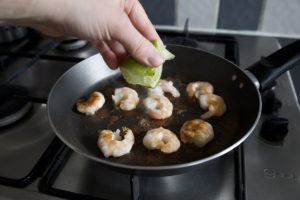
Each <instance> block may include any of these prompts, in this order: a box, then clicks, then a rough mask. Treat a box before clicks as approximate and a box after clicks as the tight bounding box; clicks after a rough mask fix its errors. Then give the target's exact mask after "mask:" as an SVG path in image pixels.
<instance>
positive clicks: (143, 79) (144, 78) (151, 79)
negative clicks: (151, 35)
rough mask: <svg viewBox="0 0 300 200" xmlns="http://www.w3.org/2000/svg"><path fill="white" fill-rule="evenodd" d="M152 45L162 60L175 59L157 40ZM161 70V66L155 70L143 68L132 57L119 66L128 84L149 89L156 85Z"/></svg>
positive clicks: (143, 66)
mask: <svg viewBox="0 0 300 200" xmlns="http://www.w3.org/2000/svg"><path fill="white" fill-rule="evenodd" d="M152 44H153V45H154V46H155V48H156V49H157V51H158V52H159V53H160V54H161V55H162V57H163V59H165V60H171V59H173V58H175V56H174V55H173V54H172V53H170V52H169V51H168V50H167V49H166V47H165V46H163V45H162V44H161V43H160V42H158V41H157V40H155V41H153V42H152ZM162 68H163V66H162V65H161V66H159V67H156V68H152V67H148V66H145V65H143V64H141V63H139V62H137V61H136V60H135V59H134V58H133V57H132V56H128V57H127V58H126V59H125V60H124V62H123V63H122V64H121V66H120V69H121V72H122V74H123V77H124V78H125V80H126V81H127V82H128V83H130V84H139V85H142V86H144V87H149V88H154V87H155V86H156V85H157V83H158V81H159V80H160V77H161V73H162Z"/></svg>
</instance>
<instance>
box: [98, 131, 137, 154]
mask: <svg viewBox="0 0 300 200" xmlns="http://www.w3.org/2000/svg"><path fill="white" fill-rule="evenodd" d="M98 133H99V137H98V142H97V143H98V147H99V149H100V150H101V151H102V153H103V154H104V156H105V157H106V158H107V157H109V156H113V157H120V156H123V155H125V154H127V153H129V152H130V150H131V148H132V146H133V144H134V135H133V133H132V131H131V130H130V129H129V128H126V127H122V128H121V131H120V130H119V129H117V130H116V132H112V131H111V130H99V131H98ZM121 135H124V136H123V139H122V136H121Z"/></svg>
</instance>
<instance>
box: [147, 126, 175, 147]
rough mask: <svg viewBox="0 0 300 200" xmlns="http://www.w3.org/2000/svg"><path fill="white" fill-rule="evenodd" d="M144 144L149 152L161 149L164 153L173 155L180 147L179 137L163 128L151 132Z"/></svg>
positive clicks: (148, 133)
mask: <svg viewBox="0 0 300 200" xmlns="http://www.w3.org/2000/svg"><path fill="white" fill-rule="evenodd" d="M143 144H144V146H145V147H146V148H147V149H149V150H154V149H160V151H161V152H163V153H173V152H175V151H177V150H178V149H179V147H180V141H179V140H178V138H177V136H176V135H175V134H174V133H173V132H172V131H170V130H168V129H164V128H162V127H160V128H156V129H152V130H149V131H148V132H147V133H146V135H145V136H144V139H143Z"/></svg>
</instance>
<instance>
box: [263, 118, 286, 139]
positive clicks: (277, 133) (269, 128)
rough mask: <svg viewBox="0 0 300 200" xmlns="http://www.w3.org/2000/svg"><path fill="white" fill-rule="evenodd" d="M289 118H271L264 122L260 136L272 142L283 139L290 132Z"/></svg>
mask: <svg viewBox="0 0 300 200" xmlns="http://www.w3.org/2000/svg"><path fill="white" fill-rule="evenodd" d="M288 125H289V120H288V119H286V118H279V117H277V118H270V119H267V120H265V121H264V122H263V124H262V127H261V130H260V136H261V137H263V138H264V139H266V140H268V141H271V142H280V141H283V139H284V138H285V136H286V135H287V133H288Z"/></svg>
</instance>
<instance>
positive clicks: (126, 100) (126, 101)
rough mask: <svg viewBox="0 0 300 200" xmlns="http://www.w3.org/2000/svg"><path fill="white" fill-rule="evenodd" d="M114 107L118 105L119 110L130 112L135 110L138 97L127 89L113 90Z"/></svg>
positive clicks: (134, 92) (131, 90) (133, 91)
mask: <svg viewBox="0 0 300 200" xmlns="http://www.w3.org/2000/svg"><path fill="white" fill-rule="evenodd" d="M112 99H113V101H114V102H115V105H116V106H118V105H120V108H121V110H126V111H130V110H133V109H135V108H136V106H137V104H138V103H139V97H138V94H137V92H136V91H135V90H133V89H131V88H129V87H122V88H117V89H115V95H112Z"/></svg>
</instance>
